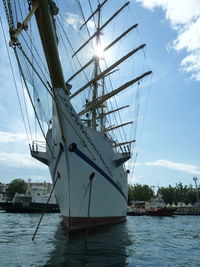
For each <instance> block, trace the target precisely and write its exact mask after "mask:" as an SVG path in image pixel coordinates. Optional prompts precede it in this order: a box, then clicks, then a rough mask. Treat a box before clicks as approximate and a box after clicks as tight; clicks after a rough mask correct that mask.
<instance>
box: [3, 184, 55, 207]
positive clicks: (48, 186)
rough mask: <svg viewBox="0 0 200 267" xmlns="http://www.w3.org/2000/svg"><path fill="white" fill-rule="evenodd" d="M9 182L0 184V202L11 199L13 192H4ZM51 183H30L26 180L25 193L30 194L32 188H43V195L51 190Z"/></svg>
mask: <svg viewBox="0 0 200 267" xmlns="http://www.w3.org/2000/svg"><path fill="white" fill-rule="evenodd" d="M8 186H9V184H0V202H7V201H12V199H13V197H14V195H15V194H12V193H8V192H6V189H7V187H8ZM52 187H53V185H52V184H51V183H46V182H45V181H44V182H43V183H31V182H29V181H28V183H27V190H26V194H27V195H31V194H32V192H33V189H32V188H43V195H47V194H49V193H50V192H51V190H52Z"/></svg>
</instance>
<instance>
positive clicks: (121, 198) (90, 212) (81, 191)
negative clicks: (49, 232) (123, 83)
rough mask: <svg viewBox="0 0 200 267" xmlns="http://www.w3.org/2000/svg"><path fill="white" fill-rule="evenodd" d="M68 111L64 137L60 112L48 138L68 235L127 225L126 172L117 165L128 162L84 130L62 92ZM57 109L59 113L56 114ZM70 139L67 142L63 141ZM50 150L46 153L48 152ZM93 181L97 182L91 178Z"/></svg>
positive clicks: (48, 154) (37, 154) (62, 102)
mask: <svg viewBox="0 0 200 267" xmlns="http://www.w3.org/2000/svg"><path fill="white" fill-rule="evenodd" d="M57 92H58V98H59V99H60V105H61V108H62V110H63V111H65V112H64V113H63V115H62V116H61V121H60V123H61V125H62V126H63V127H62V131H63V132H62V133H61V131H60V130H59V125H58V123H59V122H58V116H57V114H56V112H55V114H54V117H53V126H52V129H50V130H49V132H48V134H47V143H48V146H49V147H50V148H51V149H52V150H51V152H50V150H48V149H47V152H46V154H43V155H41V154H40V152H35V154H34V152H32V155H33V156H34V157H36V158H39V157H46V158H47V162H48V165H49V170H50V173H51V176H52V180H53V182H54V183H56V185H55V194H56V198H57V202H58V205H59V208H60V211H61V214H62V216H63V218H64V221H65V223H66V225H67V227H68V228H69V231H73V230H77V229H81V228H85V227H90V226H96V225H102V224H108V223H116V222H121V221H124V220H125V218H126V210H127V173H126V172H125V170H124V167H123V166H122V164H121V163H120V164H119V163H118V161H116V157H117V159H118V160H120V159H122V161H123V158H125V159H126V158H127V157H128V158H129V155H122V154H121V153H118V155H116V153H115V152H114V150H113V148H112V144H111V141H110V140H109V139H108V138H107V137H106V136H104V135H102V134H101V133H100V132H98V131H95V130H93V129H92V128H89V127H85V126H83V124H82V122H81V121H80V119H79V118H78V117H77V115H76V113H75V111H74V109H73V108H72V106H71V104H70V102H69V100H68V97H67V96H66V95H65V94H64V91H63V90H62V89H57ZM54 110H55V109H54ZM62 135H63V136H64V137H65V142H63V141H61V140H62ZM48 146H47V148H48ZM91 176H94V178H93V179H90V178H91Z"/></svg>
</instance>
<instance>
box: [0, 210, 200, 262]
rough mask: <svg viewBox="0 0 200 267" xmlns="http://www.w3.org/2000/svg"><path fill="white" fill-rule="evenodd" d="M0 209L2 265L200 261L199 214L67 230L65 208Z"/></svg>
mask: <svg viewBox="0 0 200 267" xmlns="http://www.w3.org/2000/svg"><path fill="white" fill-rule="evenodd" d="M40 216H41V215H40V214H11V213H10V214H9V213H5V212H3V211H0V266H2V267H4V266H6V267H10V266H11V267H12V266H16V267H22V266H23V267H28V266H55V267H57V266H72V267H73V266H74V267H77V266H91V267H97V266H102V267H103V266H113V267H114V266H139V267H141V266H200V216H173V217H150V216H139V217H137V216H133V217H127V222H125V223H122V224H118V225H115V226H113V227H105V228H103V229H101V230H98V231H95V232H94V231H90V230H89V232H88V233H86V232H83V233H78V234H73V235H70V236H69V235H68V234H67V232H66V229H65V227H64V226H63V224H62V220H61V217H60V214H58V213H56V214H45V216H44V218H43V220H42V223H41V225H40V228H39V231H38V233H37V235H36V238H35V240H34V241H32V236H33V233H34V231H35V228H36V226H37V223H38V221H39V219H40Z"/></svg>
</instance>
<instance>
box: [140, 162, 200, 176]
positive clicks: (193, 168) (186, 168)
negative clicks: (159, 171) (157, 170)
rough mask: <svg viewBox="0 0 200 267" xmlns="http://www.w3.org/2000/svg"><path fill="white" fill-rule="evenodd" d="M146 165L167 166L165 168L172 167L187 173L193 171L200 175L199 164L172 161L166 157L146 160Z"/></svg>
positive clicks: (192, 172)
mask: <svg viewBox="0 0 200 267" xmlns="http://www.w3.org/2000/svg"><path fill="white" fill-rule="evenodd" d="M145 165H148V166H159V167H165V168H168V169H172V170H177V171H183V172H187V173H191V174H195V175H200V168H199V166H196V165H189V164H184V163H178V162H172V161H169V160H164V159H160V160H157V161H154V162H146V163H145Z"/></svg>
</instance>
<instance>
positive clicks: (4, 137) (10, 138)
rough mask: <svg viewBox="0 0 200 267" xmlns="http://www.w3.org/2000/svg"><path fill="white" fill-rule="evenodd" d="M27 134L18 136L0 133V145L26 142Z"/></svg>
mask: <svg viewBox="0 0 200 267" xmlns="http://www.w3.org/2000/svg"><path fill="white" fill-rule="evenodd" d="M26 139H27V138H26V135H25V134H23V133H22V134H16V133H9V132H2V131H0V143H12V142H14V143H15V142H19V141H24V140H26Z"/></svg>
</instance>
